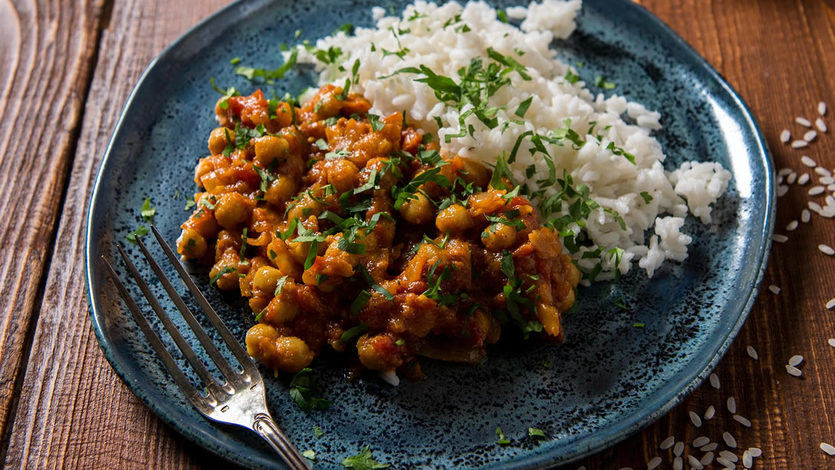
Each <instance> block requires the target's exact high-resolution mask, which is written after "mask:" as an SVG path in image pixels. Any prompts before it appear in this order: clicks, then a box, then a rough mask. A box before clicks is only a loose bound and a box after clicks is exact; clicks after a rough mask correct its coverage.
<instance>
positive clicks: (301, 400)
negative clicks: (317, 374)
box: [290, 367, 331, 412]
mask: <svg viewBox="0 0 835 470" xmlns="http://www.w3.org/2000/svg"><path fill="white" fill-rule="evenodd" d="M316 392H317V389H316V382H315V380H314V379H313V370H312V369H311V368H309V367H305V368H304V369H302V370H300V371H299V372H298V373H297V374H296V375H295V376H293V380H291V381H290V397H291V398H293V401H295V402H296V404H297V405H299V408H301V409H302V411H305V412H308V411H311V410H327V409H328V408H329V407H330V406H331V402H330V401H328V400H325V399H323V398H317V397H315V396H314V395H316Z"/></svg>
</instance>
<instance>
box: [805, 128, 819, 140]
mask: <svg viewBox="0 0 835 470" xmlns="http://www.w3.org/2000/svg"><path fill="white" fill-rule="evenodd" d="M817 136H818V133H817V132H816V131H808V132H807V133H805V134H803V140H805V141H806V142H811V141H813V140H815V138H816V137H817Z"/></svg>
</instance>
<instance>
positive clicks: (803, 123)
mask: <svg viewBox="0 0 835 470" xmlns="http://www.w3.org/2000/svg"><path fill="white" fill-rule="evenodd" d="M794 122H796V123H798V124H800V125H801V126H803V127H812V123H811V122H809V120H808V119H806V118H805V117H800V116H798V117H796V118H794Z"/></svg>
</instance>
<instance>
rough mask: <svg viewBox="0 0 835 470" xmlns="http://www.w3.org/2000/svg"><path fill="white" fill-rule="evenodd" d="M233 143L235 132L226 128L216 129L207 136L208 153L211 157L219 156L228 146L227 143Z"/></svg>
mask: <svg viewBox="0 0 835 470" xmlns="http://www.w3.org/2000/svg"><path fill="white" fill-rule="evenodd" d="M234 141H235V131H233V130H230V129H228V128H226V127H218V128H215V130H213V131H212V133H211V134H209V152H211V153H212V155H220V154H221V153H223V150H224V149H225V148H226V146H227V145H229V142H234Z"/></svg>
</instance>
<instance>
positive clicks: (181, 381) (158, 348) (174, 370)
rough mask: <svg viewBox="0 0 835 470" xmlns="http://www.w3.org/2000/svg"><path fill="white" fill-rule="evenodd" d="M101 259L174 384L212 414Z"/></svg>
mask: <svg viewBox="0 0 835 470" xmlns="http://www.w3.org/2000/svg"><path fill="white" fill-rule="evenodd" d="M100 259H101V261H102V262H103V263H104V265H105V266H107V270H108V271H109V273H110V277H111V279H113V283H114V284H115V285H116V290H117V291H118V292H119V296H120V297H122V300H124V302H125V304H126V305H127V306H128V310H130V313H131V315H132V316H133V319H134V320H135V321H136V324H137V325H138V326H139V329H140V330H142V333H143V334H144V335H145V338H147V339H148V342H149V343H151V348H152V349H153V350H154V352H155V353H156V354H157V356H158V357H159V359H160V360H161V361H162V365H163V366H165V369H166V370H168V373H169V374H171V377H173V378H174V383H176V384H177V386H179V387H180V390H182V392H183V393H184V394H185V396H186V398H188V399H189V401H191V402H192V403H193V404H194V406H196V407H197V409H198V410H200V411H201V412H203V413H209V412H211V404H210V403H208V399H207V398H205V397H203V396H202V395H200V394H199V393H198V392H197V390H196V389H195V388H194V387H193V386H192V385H191V383H190V382H189V381H188V379H187V378H186V376H185V375H184V374H183V372H182V371H181V370H180V368H179V367H177V364H176V363H175V362H174V358H173V357H171V354H170V353H169V352H168V350H167V349H166V348H165V346H164V345H163V344H162V341H161V340H160V339H159V336H157V334H156V332H155V331H154V330H153V328H151V325H149V324H148V320H146V319H145V316H144V315H143V314H142V311H141V310H140V309H139V306H138V305H137V304H136V302H135V301H134V300H133V298H132V297H131V296H130V294H129V293H128V290H127V288H125V285H124V284H123V283H122V280H121V279H119V275H118V274H116V270H115V269H114V268H113V265H111V264H110V262H109V261H107V258H105V257H104V256H102V257H101V258H100Z"/></svg>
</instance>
